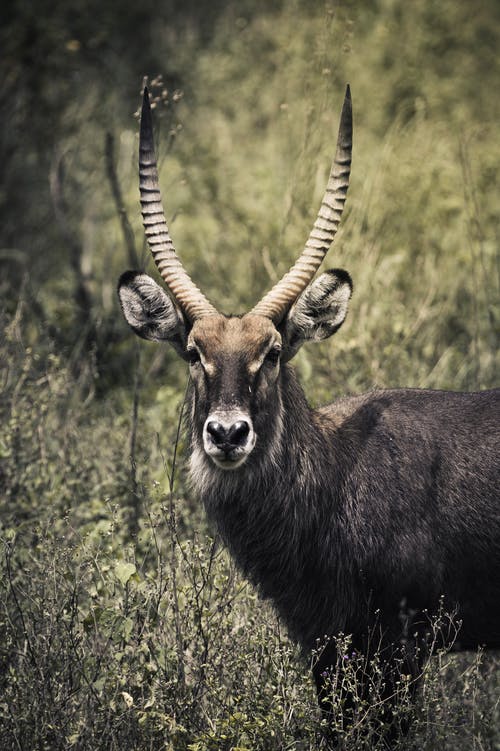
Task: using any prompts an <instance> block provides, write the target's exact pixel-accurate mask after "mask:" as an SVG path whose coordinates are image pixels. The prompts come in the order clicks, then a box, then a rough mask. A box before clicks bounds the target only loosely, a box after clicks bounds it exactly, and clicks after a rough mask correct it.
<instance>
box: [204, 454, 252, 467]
mask: <svg viewBox="0 0 500 751" xmlns="http://www.w3.org/2000/svg"><path fill="white" fill-rule="evenodd" d="M208 456H209V457H210V459H211V460H212V461H213V463H214V464H215V465H216V467H219V469H228V470H232V469H237V468H238V467H241V465H242V464H244V463H245V462H246V460H247V459H248V453H246V452H245V453H241V452H235V451H230V452H227V453H224V452H221V453H220V454H214V453H212V452H211V453H209V454H208Z"/></svg>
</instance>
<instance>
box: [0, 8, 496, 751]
mask: <svg viewBox="0 0 500 751" xmlns="http://www.w3.org/2000/svg"><path fill="white" fill-rule="evenodd" d="M499 39H500V15H499V7H498V4H497V3H495V2H492V1H490V2H488V0H481V2H479V3H476V4H474V5H472V4H470V3H468V2H466V0H460V2H452V0H442V2H440V3H439V4H437V3H435V2H433V0H422V2H418V3H403V2H401V0H360V2H357V3H352V2H350V0H339V2H337V3H335V4H334V5H332V4H330V5H326V6H325V5H324V4H323V3H322V2H321V3H320V2H305V1H304V0H290V2H286V3H285V2H278V1H277V0H273V2H265V3H264V2H260V1H259V0H245V2H242V3H240V2H238V3H236V2H230V1H225V2H222V0H221V1H220V2H211V3H210V4H208V3H196V2H191V1H190V0H188V2H183V3H178V2H175V1H174V0H168V2H165V3H160V4H158V3H152V2H149V0H146V1H145V2H143V3H141V5H140V6H137V4H135V5H132V4H131V3H130V2H128V0H121V1H120V3H118V5H116V4H115V5H113V6H111V5H109V6H107V5H106V4H102V3H95V2H85V3H84V2H81V0H72V2H70V3H69V4H68V3H61V2H57V1H56V2H53V3H50V4H48V3H44V2H41V3H37V4H36V7H35V5H33V4H29V3H22V2H20V0H11V1H10V2H7V3H6V4H5V6H4V7H3V9H2V25H1V28H0V49H1V55H2V62H3V64H4V70H5V76H4V77H3V80H2V83H1V84H0V111H1V114H2V122H3V123H4V127H3V129H2V133H1V138H0V159H1V160H2V166H3V169H2V174H1V176H0V180H1V184H0V233H1V239H0V269H1V274H0V295H1V300H2V303H1V307H2V310H1V313H0V322H1V325H2V336H1V338H0V361H1V363H2V370H1V383H2V398H1V399H0V424H1V428H0V493H1V499H2V505H1V516H0V534H1V548H2V558H1V560H2V564H1V565H2V572H1V579H0V581H1V584H0V606H1V607H0V635H1V638H0V643H1V647H0V694H1V698H0V746H1V748H2V749H3V748H5V749H11V748H12V749H14V748H16V749H19V748H40V749H56V748H65V749H66V748H74V749H88V748H96V749H97V748H106V749H114V748H116V749H118V748H119V749H120V750H122V749H129V748H130V749H132V748H133V749H146V748H151V749H156V748H158V749H160V748H162V749H168V748H172V749H176V750H177V749H180V751H182V750H183V749H185V750H186V751H212V749H227V751H229V750H230V749H232V750H233V751H237V750H238V749H240V751H241V750H242V749H256V750H258V749H270V750H271V749H272V750H274V749H278V748H283V749H285V748H286V749H297V751H299V750H301V749H304V750H305V749H315V748H318V747H319V748H320V747H321V746H322V745H323V746H324V745H325V743H326V741H324V739H322V728H321V718H320V717H319V716H318V712H317V709H316V703H315V698H314V691H313V688H312V684H311V680H310V677H309V671H308V666H307V659H304V657H303V656H301V655H299V654H298V653H297V649H296V647H295V646H294V645H293V644H291V643H290V642H289V640H288V638H287V636H286V634H285V633H283V632H282V628H281V626H280V623H279V622H278V621H277V619H276V616H275V615H274V614H273V612H272V610H271V608H270V607H269V606H268V604H266V603H263V602H262V601H261V600H260V599H259V598H258V596H257V594H256V593H255V592H254V591H253V590H252V589H251V588H250V587H249V586H247V585H245V584H244V583H243V582H242V581H241V579H240V578H239V575H238V574H237V572H235V571H234V569H233V567H232V564H231V562H230V561H229V559H228V557H227V555H226V553H225V552H224V551H223V550H221V549H220V548H219V547H218V545H217V544H216V543H215V542H214V541H213V540H212V539H211V537H210V531H209V530H207V529H206V526H205V520H204V516H203V514H202V512H201V509H200V508H199V506H198V504H197V502H196V499H193V498H192V496H191V493H190V491H189V489H188V488H187V487H186V485H185V472H184V468H183V466H182V462H183V460H184V450H183V449H184V441H185V437H184V434H183V432H182V431H181V434H180V437H179V436H178V425H179V418H180V412H181V409H182V402H183V394H184V390H185V380H186V374H185V369H184V365H183V364H182V363H179V362H178V359H177V358H176V356H175V354H174V353H173V352H171V351H170V350H164V349H162V348H158V349H155V348H154V347H153V346H151V345H146V344H140V343H138V342H136V341H134V339H133V337H132V336H131V335H130V334H129V331H128V330H127V328H126V325H125V324H124V322H123V321H122V320H121V319H120V316H119V312H118V305H117V301H116V295H115V294H114V287H115V284H116V279H117V277H118V275H119V274H120V272H121V271H123V270H124V269H125V268H126V267H127V264H129V265H139V266H147V265H148V264H150V261H149V259H148V254H147V252H146V249H145V247H144V243H143V239H142V238H143V234H142V230H141V227H140V215H139V210H138V200H137V167H136V161H137V159H136V151H137V119H136V118H134V117H133V112H134V110H136V108H137V105H138V101H139V90H140V87H141V83H142V79H143V76H144V75H149V77H150V85H151V87H152V90H153V93H154V95H155V97H156V98H157V102H156V104H157V106H156V108H155V112H154V117H155V128H156V131H157V142H158V145H159V153H160V166H161V174H160V178H161V183H162V189H163V194H164V198H165V205H166V208H167V215H168V217H169V219H171V229H172V235H173V237H174V240H175V243H176V246H177V248H178V249H179V252H180V254H181V255H182V258H183V260H184V261H185V263H186V266H187V268H188V269H189V271H190V272H191V273H192V274H193V277H194V278H195V280H196V281H197V282H198V283H199V284H200V285H201V286H202V287H203V289H204V291H205V292H206V294H207V295H208V296H209V297H210V298H211V299H212V300H213V301H214V303H216V304H217V305H218V306H220V308H221V309H223V310H225V311H228V312H235V311H239V310H244V309H246V308H248V307H249V306H250V305H252V304H254V303H255V301H256V299H257V297H258V295H259V294H261V293H263V292H264V291H265V290H266V289H267V288H268V287H269V286H270V285H271V284H272V283H273V282H274V281H275V280H276V279H277V278H278V277H279V276H280V275H281V274H282V273H283V272H284V271H285V270H286V269H287V268H288V266H289V265H290V264H291V263H292V261H293V258H294V257H295V254H296V252H297V251H298V250H300V248H301V247H302V244H303V242H304V239H305V238H306V237H307V234H308V232H309V229H310V226H311V224H312V222H313V219H314V216H315V213H316V211H317V206H318V202H319V200H320V198H321V194H322V191H323V189H324V185H325V183H326V177H327V172H328V169H329V162H330V159H331V154H332V150H333V146H334V144H333V139H334V135H333V134H334V133H335V131H336V127H337V120H338V113H339V110H340V104H341V98H342V94H343V89H344V85H345V82H346V81H349V82H350V84H351V87H352V91H353V104H354V116H355V133H354V135H355V146H354V149H355V152H354V164H353V175H352V183H351V188H350V190H349V199H348V202H347V207H348V208H347V211H346V215H345V220H344V221H343V226H342V229H341V232H340V233H339V237H338V239H337V241H336V243H335V246H334V248H333V249H332V251H331V253H330V255H329V258H328V263H329V264H331V265H333V266H340V265H343V266H345V267H346V268H348V269H349V271H350V273H351V274H352V276H353V279H354V284H355V293H354V298H353V302H352V307H351V313H350V315H349V317H348V321H347V323H346V325H345V327H344V328H343V329H342V332H341V333H339V335H338V336H337V337H335V338H334V339H332V340H331V342H326V343H325V344H323V345H322V346H321V347H310V348H306V349H304V351H302V352H300V354H299V355H298V357H297V359H296V367H297V368H298V370H299V373H300V377H301V380H302V382H303V383H304V385H305V387H306V390H307V392H308V395H309V398H310V400H311V401H312V402H313V403H318V402H325V401H328V400H330V399H331V398H332V396H335V395H337V394H340V393H345V392H357V391H360V390H363V389H367V388H371V387H372V386H373V385H384V386H398V385H412V386H420V387H432V388H453V389H457V390H458V389H467V390H472V389H479V388H487V387H490V386H493V385H494V384H495V376H496V372H497V369H498V362H499V361H498V357H499V354H498V353H499V351H500V349H499V347H498V332H499V327H498V298H499V286H500V277H499V274H498V247H499V240H500V237H499V229H498V228H499V227H500V221H499V209H498V196H497V188H498V186H497V172H498V169H497V165H498V163H499V161H500V146H499V143H498V138H497V123H498V119H499V117H500V98H499V97H498V93H497V89H498V87H497V81H498V76H499V74H500V70H499V67H500V58H499V56H498V54H497V49H498V43H499ZM332 376H333V377H332ZM177 444H178V457H177V464H178V466H177V469H176V472H175V483H174V478H173V472H174V468H173V458H172V457H173V454H174V446H177ZM172 488H173V489H172ZM346 654H349V653H348V652H346ZM375 674H376V671H375ZM344 676H345V680H348V681H351V682H352V684H353V686H354V687H355V685H356V665H355V660H354V661H353V672H352V673H351V674H349V671H347V672H346V673H344ZM498 681H499V670H498V658H495V656H492V655H488V656H487V655H482V654H478V655H475V656H474V655H469V656H456V655H445V654H444V653H442V654H440V655H439V656H438V658H436V659H434V660H432V661H431V662H430V663H429V665H428V666H427V667H426V671H425V680H424V683H423V688H422V690H421V692H419V694H418V697H417V702H416V705H413V706H410V705H409V704H408V702H407V697H406V696H405V691H404V687H403V689H402V695H401V702H400V705H399V706H400V713H401V714H400V717H401V719H402V720H403V719H404V718H405V717H407V715H408V714H411V717H412V720H413V725H412V731H411V735H410V739H409V740H408V741H405V744H406V745H405V746H404V747H405V748H406V749H408V748H412V747H415V748H419V749H428V750H429V751H430V750H431V749H436V748H440V749H445V750H446V749H454V750H455V749H459V750H460V749H463V751H465V750H466V749H467V751H468V750H469V749H477V750H478V751H479V750H480V749H481V751H483V750H484V749H488V750H490V751H492V750H493V749H498V748H499V747H500V735H499V733H500V723H499V709H498V698H497V697H498V688H499V686H498ZM375 705H376V701H374V706H375ZM337 709H338V711H339V712H340V715H339V717H340V716H341V713H342V707H337ZM369 735H370V726H369V724H368V723H367V721H362V722H361V724H359V725H356V726H355V728H354V729H353V731H352V733H351V735H349V736H346V737H345V738H344V741H343V743H344V747H345V749H346V750H347V751H349V749H354V748H362V747H363V744H364V745H365V747H369V748H371V749H375V748H376V743H377V741H376V740H375V739H373V738H371V739H370V737H369ZM370 744H371V745H370Z"/></svg>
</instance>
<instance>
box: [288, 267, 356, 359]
mask: <svg viewBox="0 0 500 751" xmlns="http://www.w3.org/2000/svg"><path fill="white" fill-rule="evenodd" d="M351 294H352V281H351V277H350V276H349V274H348V273H347V271H344V270H343V269H333V270H331V271H325V273H324V274H321V276H319V277H318V278H317V279H315V280H314V281H313V282H312V283H311V284H310V285H309V286H308V287H306V289H305V290H304V292H303V293H302V294H301V295H300V297H299V298H298V299H297V300H296V302H295V303H294V305H293V306H292V308H291V309H290V311H289V313H288V315H287V317H286V318H285V321H284V326H283V331H282V335H283V343H284V345H285V346H284V358H285V360H289V359H290V358H292V357H293V356H294V355H295V353H296V352H297V350H298V349H299V347H301V346H302V344H304V342H320V341H322V340H323V339H327V338H328V337H329V336H331V335H332V334H334V333H335V332H336V331H337V330H338V329H339V328H340V326H341V325H342V324H343V323H344V320H345V317H346V315H347V304H348V302H349V299H350V297H351Z"/></svg>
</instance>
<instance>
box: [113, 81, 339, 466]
mask: <svg viewBox="0 0 500 751" xmlns="http://www.w3.org/2000/svg"><path fill="white" fill-rule="evenodd" d="M351 151H352V110H351V97H350V91H349V87H347V90H346V95H345V99H344V104H343V108H342V114H341V118H340V127H339V134H338V140H337V150H336V154H335V158H334V161H333V165H332V168H331V171H330V176H329V180H328V185H327V188H326V192H325V195H324V197H323V201H322V203H321V207H320V210H319V213H318V216H317V219H316V221H315V223H314V227H313V229H312V231H311V234H310V235H309V238H308V240H307V242H306V245H305V247H304V250H303V251H302V253H301V255H300V257H299V258H298V260H297V261H296V262H295V264H294V265H293V266H292V268H291V269H290V270H289V271H288V272H287V273H286V274H285V275H284V277H283V278H282V279H281V280H280V281H279V282H278V283H277V284H276V285H275V286H274V287H273V288H272V289H271V291H270V292H268V293H267V294H266V295H265V296H264V298H263V299H262V300H260V302H258V303H257V305H256V306H255V307H254V308H253V309H252V310H251V311H250V312H249V313H246V314H244V315H242V316H226V315H222V314H221V313H219V312H218V311H217V310H216V308H215V307H214V306H213V305H212V304H211V303H210V302H209V301H208V300H207V298H206V297H205V296H204V295H203V293H202V292H201V291H200V290H199V289H198V287H197V286H196V285H195V284H194V282H193V281H192V279H191V278H190V277H189V275H188V274H187V272H186V271H185V269H184V267H183V265H182V263H181V261H180V260H179V257H178V256H177V253H176V251H175V249H174V245H173V243H172V239H171V237H170V233H169V230H168V227H167V222H166V219H165V214H164V211H163V208H162V203H161V196H160V190H159V183H158V171H157V165H156V157H155V152H154V143H153V128H152V118H151V108H150V104H149V96H148V92H147V89H145V91H144V100H143V105H142V114H141V130H140V146H139V187H140V196H141V206H142V217H143V223H144V229H145V233H146V237H147V240H148V243H149V247H150V249H151V252H152V255H153V258H154V261H155V263H156V266H157V268H158V271H159V273H160V275H161V277H162V279H163V281H164V282H165V285H166V288H167V289H166V291H164V290H163V288H162V287H160V286H159V285H158V284H157V283H156V282H155V281H154V280H153V279H152V278H151V277H149V276H147V275H146V274H144V273H142V272H139V271H127V272H126V273H125V274H123V275H122V276H121V278H120V281H119V285H118V294H119V297H120V302H121V307H122V310H123V314H124V316H125V319H126V320H127V322H128V323H129V325H130V326H131V327H132V329H133V330H134V331H135V332H136V333H137V334H138V335H139V336H141V337H143V338H144V339H150V340H153V341H168V342H170V344H171V345H172V346H173V347H174V348H175V349H176V351H177V352H178V354H179V355H180V356H181V357H182V358H183V359H184V360H186V361H187V362H188V363H189V368H190V374H191V378H192V382H193V386H194V397H193V414H192V418H193V431H194V434H195V441H196V442H197V446H198V449H199V450H200V451H202V452H204V454H205V455H206V456H207V457H209V459H210V460H211V461H212V462H213V463H214V464H215V465H216V466H217V467H219V468H220V469H223V470H235V469H237V468H238V467H240V466H241V465H242V464H243V463H244V462H246V461H247V460H248V459H249V457H250V456H251V455H252V453H254V455H256V454H258V453H259V452H258V451H254V450H255V449H256V447H258V446H259V442H260V443H263V431H261V430H259V427H260V425H262V419H263V418H262V416H263V415H268V416H269V415H270V414H272V413H273V405H275V403H276V400H277V399H278V398H279V389H278V388H277V381H278V379H279V376H280V372H281V370H282V368H283V365H284V363H286V362H287V361H288V360H290V359H291V358H292V357H293V356H294V355H295V353H296V352H297V350H298V349H299V347H300V346H301V345H302V344H303V343H304V342H306V341H321V340H323V339H326V338H327V337H329V336H331V335H332V334H333V333H334V332H335V331H337V329H338V328H339V327H340V326H341V324H342V323H343V321H344V319H345V316H346V313H347V305H348V301H349V298H350V296H351V292H352V283H351V279H350V277H349V274H348V273H347V272H346V271H343V270H339V269H336V270H331V271H326V272H325V273H323V274H321V275H320V276H319V277H318V278H316V279H315V280H314V281H312V280H313V277H314V274H315V272H316V271H317V269H318V267H319V266H320V264H321V262H322V260H323V258H324V256H325V255H326V253H327V251H328V249H329V247H330V245H331V243H332V241H333V238H334V236H335V234H336V231H337V228H338V226H339V223H340V219H341V216H342V210H343V208H344V202H345V198H346V194H347V188H348V184H349V174H350V166H351Z"/></svg>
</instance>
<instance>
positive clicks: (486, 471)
mask: <svg viewBox="0 0 500 751" xmlns="http://www.w3.org/2000/svg"><path fill="white" fill-rule="evenodd" d="M351 150H352V112H351V98H350V91H349V88H348V89H347V92H346V96H345V100H344V104H343V109H342V115H341V120H340V128H339V134H338V141H337V150H336V155H335V159H334V162H333V166H332V169H331V172H330V177H329V181H328V185H327V188H326V193H325V195H324V198H323V201H322V204H321V208H320V210H319V214H318V217H317V219H316V222H315V224H314V227H313V230H312V232H311V234H310V236H309V239H308V240H307V243H306V245H305V248H304V251H303V252H302V254H301V255H300V257H299V259H298V260H297V261H296V263H295V264H294V266H293V267H292V268H291V269H290V271H289V272H288V273H287V274H285V276H284V277H283V278H282V279H281V281H280V282H278V283H277V284H276V285H275V286H274V287H273V289H272V290H271V291H270V292H269V293H268V294H266V295H265V297H264V298H263V299H262V300H261V301H260V302H258V303H257V305H256V306H255V307H254V308H253V310H251V311H250V312H249V313H246V314H244V315H242V316H227V315H222V314H220V313H219V312H218V311H217V310H216V309H215V307H214V306H213V305H212V304H211V303H210V302H209V301H208V300H207V298H206V297H205V296H204V295H203V294H202V292H201V291H200V290H199V289H198V288H197V287H196V286H195V284H194V283H193V282H192V280H191V279H190V277H189V276H188V274H187V273H186V271H185V270H184V268H183V266H182V264H181V262H180V260H179V258H178V256H177V254H176V252H175V249H174V246H173V243H172V240H171V238H170V234H169V231H168V228H167V223H166V220H165V215H164V212H163V208H162V204H161V197H160V191H159V186H158V173H157V166H156V157H155V153H154V145H153V131H152V119H151V110H150V105H149V98H148V93H147V90H145V92H144V101H143V107H142V116H141V132H140V158H139V172H140V195H141V205H142V216H143V221H144V227H145V232H146V236H147V239H148V243H149V246H150V248H151V251H152V254H153V258H154V260H155V262H156V265H157V267H158V270H159V272H160V275H161V277H162V279H163V281H164V282H165V284H166V287H167V292H165V291H164V290H163V289H162V288H161V287H160V286H158V284H157V283H156V282H155V281H153V279H151V278H150V277H149V276H147V275H146V274H144V273H142V272H140V271H128V272H126V273H125V274H123V276H122V277H121V279H120V282H119V297H120V301H121V306H122V309H123V314H124V316H125V318H126V320H127V322H128V323H129V324H130V326H131V327H132V329H133V330H134V331H135V332H136V333H137V334H139V336H141V337H143V338H145V339H150V340H153V341H168V342H170V344H172V345H173V346H174V347H175V349H176V351H177V352H178V354H179V355H180V356H181V357H182V358H183V359H184V360H186V361H188V363H189V370H190V376H191V388H190V395H189V403H190V411H189V418H188V423H189V431H190V442H191V458H190V474H191V479H192V483H193V485H194V488H195V489H196V491H197V492H198V494H199V495H200V497H201V499H202V501H203V503H204V505H205V508H206V511H207V514H208V516H209V518H210V520H211V521H212V523H213V524H214V525H215V527H216V529H217V530H218V531H219V533H220V535H221V537H222V538H223V540H224V541H225V543H226V544H227V546H228V548H229V550H230V551H231V553H232V555H233V556H234V558H235V559H236V561H237V563H238V565H239V567H240V568H241V570H242V571H243V572H244V574H245V576H247V577H248V578H249V579H250V580H251V581H252V582H254V583H255V584H256V585H257V586H258V587H259V590H260V592H261V593H262V595H263V596H265V597H268V598H270V599H271V600H272V602H273V603H274V605H275V607H276V609H277V611H278V613H279V614H280V616H281V617H282V619H283V620H284V622H285V623H286V625H287V627H288V629H289V632H290V634H291V635H292V637H293V638H294V639H296V640H297V641H298V642H299V643H300V644H301V645H302V647H303V648H304V650H306V651H307V650H312V649H314V648H315V647H316V646H317V644H318V640H320V641H322V640H324V638H325V636H326V637H331V636H335V635H336V634H338V633H339V632H342V633H343V634H348V635H350V637H351V640H352V644H353V646H354V648H355V649H359V650H365V652H368V653H369V652H370V650H371V649H372V646H371V645H372V644H373V643H376V645H377V648H378V649H380V650H381V652H382V655H383V660H384V661H385V665H386V666H387V681H386V695H387V696H389V695H390V694H391V692H392V690H393V681H394V665H396V663H397V665H398V666H399V668H401V666H402V669H404V670H405V671H410V672H411V673H413V674H416V671H418V660H416V661H415V659H414V653H413V647H414V646H415V644H416V643H417V642H418V641H419V639H424V638H425V633H426V630H427V629H428V627H429V620H428V617H427V615H425V614H426V613H427V614H432V613H435V612H436V611H437V610H438V609H439V608H440V607H441V608H443V607H444V608H445V609H446V610H447V611H450V612H453V613H454V618H455V623H456V625H457V628H459V632H458V635H457V641H456V645H457V646H460V647H462V648H475V647H477V646H479V645H483V646H485V647H492V648H495V647H496V648H498V647H500V508H499V486H500V478H499V461H498V454H497V450H498V436H499V430H500V409H499V408H500V390H495V391H484V392H479V393H453V392H449V391H431V390H418V389H408V388H403V389H390V390H377V391H371V392H369V393H366V394H362V395H360V396H353V397H347V398H343V399H340V400H339V401H336V402H334V403H333V404H330V405H328V406H327V407H323V408H321V409H317V410H314V409H312V408H311V407H310V406H309V405H308V403H307V401H306V399H305V396H304V393H303V391H302V388H301V387H300V385H299V383H298V382H297V379H296V377H295V374H294V372H293V370H292V369H291V368H290V366H289V365H288V362H289V360H290V359H291V358H292V357H293V356H294V355H295V353H296V352H297V350H298V349H299V347H301V345H302V344H304V342H308V341H316V342H317V341H322V340H323V339H326V338H327V337H329V336H331V335H332V334H333V333H335V332H336V331H337V329H338V328H339V327H340V326H341V324H342V323H343V321H344V319H345V316H346V313H347V306H348V301H349V299H350V297H351V292H352V283H351V279H350V277H349V274H348V273H347V272H346V271H342V270H338V269H336V270H331V271H326V272H325V273H323V274H321V275H320V276H319V277H318V278H316V279H315V280H314V281H313V277H314V274H315V272H316V270H317V269H318V267H319V265H320V263H321V261H322V260H323V258H324V256H325V254H326V252H327V251H328V249H329V247H330V245H331V243H332V240H333V238H334V235H335V233H336V230H337V228H338V225H339V222H340V218H341V215H342V209H343V206H344V201H345V198H346V193H347V188H348V181H349V174H350V165H351ZM374 633H375V634H376V638H375V639H374V638H373V634H374ZM335 663H336V654H335V646H334V642H333V641H331V642H329V643H327V644H326V646H325V647H324V649H323V651H322V652H321V654H320V657H319V659H318V660H317V662H316V665H315V667H314V673H315V678H316V682H317V686H318V691H319V695H320V699H321V700H322V701H323V703H324V702H325V697H326V693H327V692H326V688H325V680H326V679H325V676H328V672H329V668H331V666H333V665H335ZM415 663H417V665H415ZM351 698H352V697H351ZM347 701H349V697H347Z"/></svg>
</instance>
